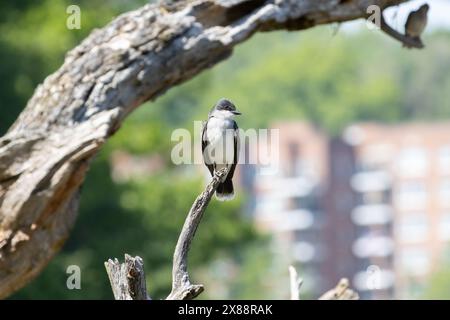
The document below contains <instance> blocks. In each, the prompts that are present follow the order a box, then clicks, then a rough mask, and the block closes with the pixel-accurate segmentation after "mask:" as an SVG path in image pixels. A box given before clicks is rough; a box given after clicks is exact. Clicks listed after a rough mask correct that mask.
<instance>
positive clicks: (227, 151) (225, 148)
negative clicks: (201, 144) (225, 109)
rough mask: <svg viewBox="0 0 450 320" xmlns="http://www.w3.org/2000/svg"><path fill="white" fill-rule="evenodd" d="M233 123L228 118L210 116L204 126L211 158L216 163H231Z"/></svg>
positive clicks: (232, 154) (232, 155)
mask: <svg viewBox="0 0 450 320" xmlns="http://www.w3.org/2000/svg"><path fill="white" fill-rule="evenodd" d="M233 133H234V125H233V121H232V120H230V119H223V118H215V117H212V118H210V119H209V120H208V124H207V127H206V138H207V140H208V142H209V148H210V151H211V156H210V157H211V160H212V161H213V162H215V163H217V164H226V163H232V162H233V157H234V134H233Z"/></svg>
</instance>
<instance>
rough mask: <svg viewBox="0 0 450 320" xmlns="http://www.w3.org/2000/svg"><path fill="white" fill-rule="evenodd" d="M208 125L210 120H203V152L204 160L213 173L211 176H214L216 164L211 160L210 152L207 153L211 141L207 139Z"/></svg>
mask: <svg viewBox="0 0 450 320" xmlns="http://www.w3.org/2000/svg"><path fill="white" fill-rule="evenodd" d="M207 125H208V121H204V122H203V128H202V154H203V161H204V162H205V165H206V167H207V168H208V170H209V172H210V173H211V177H214V166H213V164H212V163H211V161H210V160H209V157H208V153H207V152H206V153H205V149H206V147H207V146H208V144H209V142H208V140H207V139H206V127H207Z"/></svg>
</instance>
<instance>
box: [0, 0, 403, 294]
mask: <svg viewBox="0 0 450 320" xmlns="http://www.w3.org/2000/svg"><path fill="white" fill-rule="evenodd" d="M404 1H406V0H297V1H295V0H275V1H264V0H228V1H226V0H196V1H189V2H185V3H183V2H182V3H181V4H175V5H173V6H167V5H166V6H159V5H146V6H144V7H142V8H140V9H138V10H135V11H132V12H129V13H126V14H123V15H121V16H119V17H118V18H116V19H115V20H114V21H112V22H111V23H110V24H108V25H107V26H106V27H104V28H102V29H99V30H95V31H93V32H92V33H91V34H90V35H89V36H88V37H87V38H86V39H85V40H84V41H83V42H82V43H81V44H80V45H79V46H77V47H76V48H74V49H73V50H71V51H70V52H69V53H68V54H67V56H66V59H65V61H64V64H63V65H62V66H61V68H60V69H59V70H58V71H56V72H55V73H54V74H52V75H50V76H49V77H47V78H46V79H45V81H44V83H43V84H41V85H40V86H39V87H38V88H37V89H36V91H35V93H34V95H33V97H32V98H31V99H30V101H29V102H28V104H27V106H26V108H25V109H24V111H23V112H22V113H21V115H20V116H19V117H18V119H17V120H16V122H15V123H14V124H13V126H12V127H11V128H10V129H9V131H8V132H7V134H6V135H5V136H4V137H2V138H0V298H1V297H7V296H8V295H10V294H11V293H13V292H14V291H15V290H17V289H19V288H21V287H22V286H24V285H25V284H26V283H28V282H29V281H30V280H31V279H32V278H33V277H35V276H36V275H37V274H38V273H39V272H40V271H41V270H42V268H43V267H44V266H45V265H46V264H47V263H48V262H49V260H50V259H51V258H52V256H53V255H54V254H55V253H56V252H57V251H58V250H59V249H60V248H61V246H62V245H63V243H64V241H65V240H66V239H67V237H68V236H69V232H70V229H71V228H72V226H73V224H74V221H75V218H76V214H77V210H78V199H79V193H80V186H81V184H82V183H83V180H84V177H85V174H86V171H87V170H88V168H89V163H90V161H91V159H92V158H93V157H94V156H95V154H96V153H97V152H98V150H99V149H100V147H101V146H102V145H103V143H104V142H105V141H106V139H108V137H110V136H111V135H112V134H113V133H114V132H115V131H116V130H117V129H118V128H119V127H120V125H121V123H122V121H123V120H124V119H125V117H126V116H127V115H128V114H129V113H130V112H131V111H132V110H133V109H134V108H136V107H138V106H139V105H140V104H142V103H143V102H145V101H147V100H150V99H155V98H156V97H158V96H159V95H161V94H163V93H164V92H165V91H166V90H167V89H169V88H171V87H172V86H175V85H177V84H180V83H182V82H184V81H186V80H189V79H191V78H192V77H194V76H195V75H196V74H198V73H199V72H201V71H203V70H205V69H207V68H208V67H211V66H213V65H215V64H217V63H218V62H219V61H221V60H224V59H225V58H227V57H228V56H230V54H231V52H232V49H233V47H234V46H235V45H237V44H238V43H240V42H243V41H245V40H246V39H248V38H249V37H250V36H251V35H252V34H253V33H255V32H257V31H270V30H276V29H286V30H300V29H306V28H310V27H313V26H315V25H319V24H325V23H332V22H340V21H347V20H353V19H357V18H362V17H365V16H366V8H367V7H368V5H372V4H377V5H379V6H380V7H381V8H382V9H384V8H385V7H388V6H391V5H396V4H399V3H401V2H404Z"/></svg>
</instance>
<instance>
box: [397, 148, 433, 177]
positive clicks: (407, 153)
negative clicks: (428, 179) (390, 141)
mask: <svg viewBox="0 0 450 320" xmlns="http://www.w3.org/2000/svg"><path fill="white" fill-rule="evenodd" d="M396 169H397V174H398V175H400V176H402V177H423V176H425V175H426V173H427V170H428V157H427V152H426V151H425V149H423V148H420V147H409V148H404V149H403V150H402V151H400V153H399V155H398V160H397V166H396Z"/></svg>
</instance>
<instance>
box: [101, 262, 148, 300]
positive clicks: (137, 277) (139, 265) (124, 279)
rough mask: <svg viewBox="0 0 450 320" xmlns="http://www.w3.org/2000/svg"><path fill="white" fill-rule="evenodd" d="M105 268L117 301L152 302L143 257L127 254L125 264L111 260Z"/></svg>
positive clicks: (106, 263)
mask: <svg viewBox="0 0 450 320" xmlns="http://www.w3.org/2000/svg"><path fill="white" fill-rule="evenodd" d="M105 268H106V272H107V273H108V277H109V282H111V288H112V290H113V294H114V298H115V299H116V300H150V296H148V295H147V287H146V284H145V272H144V262H143V261H142V258H141V257H131V256H129V255H128V254H125V262H124V263H120V262H119V260H117V259H114V260H111V259H109V260H108V261H106V262H105Z"/></svg>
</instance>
